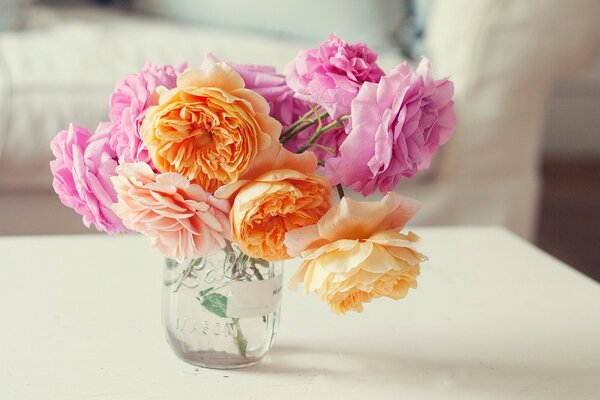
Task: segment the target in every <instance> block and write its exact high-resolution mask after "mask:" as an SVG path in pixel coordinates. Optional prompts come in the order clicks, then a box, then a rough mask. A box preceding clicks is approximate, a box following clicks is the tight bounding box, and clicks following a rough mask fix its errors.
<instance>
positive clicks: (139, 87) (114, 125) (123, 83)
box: [109, 63, 187, 164]
mask: <svg viewBox="0 0 600 400" xmlns="http://www.w3.org/2000/svg"><path fill="white" fill-rule="evenodd" d="M186 68H187V65H186V64H185V63H184V64H181V65H179V66H177V67H172V66H170V65H163V66H160V67H158V66H155V65H153V64H151V63H146V65H145V66H144V68H143V69H142V70H141V71H140V72H138V73H136V74H129V75H126V76H125V77H124V78H123V79H121V80H120V81H119V82H117V84H116V86H115V91H114V92H113V94H112V96H111V97H110V111H109V115H110V120H111V135H110V146H111V147H112V148H113V149H114V150H115V152H116V154H117V157H118V158H119V161H120V162H128V163H131V162H136V161H142V162H146V163H150V164H151V163H152V161H151V160H150V157H149V155H148V150H147V149H146V146H145V145H144V143H143V142H142V140H141V139H140V127H141V126H142V122H143V121H144V116H145V115H146V110H147V109H148V107H149V106H150V105H151V101H152V95H153V93H154V90H155V89H156V88H157V87H158V86H164V87H166V88H167V89H172V88H174V87H175V86H176V84H177V75H179V74H181V73H182V72H183V71H184V70H185V69H186Z"/></svg>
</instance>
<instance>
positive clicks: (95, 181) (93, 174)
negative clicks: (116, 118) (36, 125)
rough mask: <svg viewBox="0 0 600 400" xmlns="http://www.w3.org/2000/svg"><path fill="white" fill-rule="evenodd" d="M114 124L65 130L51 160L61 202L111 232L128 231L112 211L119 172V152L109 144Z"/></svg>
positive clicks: (53, 144) (58, 137) (54, 144)
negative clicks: (112, 178)
mask: <svg viewBox="0 0 600 400" xmlns="http://www.w3.org/2000/svg"><path fill="white" fill-rule="evenodd" d="M109 130H110V125H109V124H108V123H102V124H100V125H99V126H98V129H97V131H96V134H94V135H92V133H91V132H90V131H89V130H87V129H86V128H83V127H80V126H77V125H75V124H71V125H69V129H68V130H66V131H61V132H59V133H58V135H56V137H55V138H54V139H53V140H52V142H51V143H50V147H51V149H52V153H53V154H54V157H56V159H55V160H53V161H51V162H50V169H51V171H52V175H53V176H54V180H53V182H52V185H53V187H54V190H55V191H56V193H57V194H58V196H59V197H60V201H61V202H62V203H63V204H64V205H65V206H67V207H70V208H72V209H73V210H75V211H76V212H77V213H78V214H80V215H82V216H83V223H84V224H85V226H87V227H88V228H89V227H90V225H92V224H93V225H94V226H95V227H96V229H98V230H99V231H104V232H107V233H109V234H116V233H122V232H127V229H126V228H125V227H124V226H123V224H122V222H121V220H120V219H119V217H117V216H116V215H115V213H114V212H113V211H112V210H111V206H112V204H113V203H115V202H116V201H117V193H116V191H115V189H114V188H113V185H112V183H111V181H110V178H111V177H112V176H114V175H116V172H115V169H116V167H117V162H116V161H115V159H114V157H115V153H114V151H113V150H112V149H111V148H110V146H109V145H108V138H109Z"/></svg>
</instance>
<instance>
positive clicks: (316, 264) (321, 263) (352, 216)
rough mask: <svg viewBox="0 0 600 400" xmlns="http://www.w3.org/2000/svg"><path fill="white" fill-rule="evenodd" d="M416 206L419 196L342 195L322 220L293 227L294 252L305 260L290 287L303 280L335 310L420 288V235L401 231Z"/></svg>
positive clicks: (357, 307) (341, 311)
mask: <svg viewBox="0 0 600 400" xmlns="http://www.w3.org/2000/svg"><path fill="white" fill-rule="evenodd" d="M417 209H418V203H417V202H416V201H415V200H412V199H409V198H406V197H402V196H399V195H397V194H395V193H388V194H387V195H386V196H385V197H384V198H383V199H382V200H381V201H380V202H357V201H354V200H351V199H349V198H347V197H344V198H343V199H342V200H341V201H340V204H339V205H337V206H335V207H333V208H332V209H331V210H330V211H329V212H328V213H327V214H325V215H324V216H323V218H321V220H320V221H319V222H318V223H317V224H315V225H311V226H307V227H304V228H300V229H297V230H294V231H290V232H288V233H287V235H286V239H285V244H286V245H287V247H288V253H289V254H290V255H293V256H295V255H300V256H301V257H302V259H303V261H302V264H301V265H300V268H299V269H298V271H297V272H296V273H295V274H294V276H293V277H292V279H291V280H290V286H291V287H295V286H297V285H298V284H299V283H301V282H303V283H304V290H305V292H311V291H314V292H315V293H316V294H317V295H318V296H319V297H320V298H321V299H322V300H323V301H325V302H326V303H327V304H328V305H329V307H330V308H331V309H332V311H333V312H335V313H336V314H345V313H346V312H347V311H348V310H353V311H358V312H360V311H362V309H363V307H362V304H363V303H368V302H370V301H371V299H373V298H377V297H390V298H392V299H396V300H397V299H400V298H402V297H404V296H406V294H407V293H408V290H409V289H410V288H416V287H417V280H416V278H417V276H418V275H419V272H420V263H421V262H422V261H425V260H426V259H427V257H425V256H424V255H422V254H420V253H418V252H417V251H416V249H415V243H416V242H417V240H418V237H417V235H415V234H413V233H412V232H409V233H408V234H402V233H400V230H401V229H402V228H403V227H404V225H405V224H406V223H407V222H408V220H410V218H412V216H413V215H414V213H415V212H416V211H417Z"/></svg>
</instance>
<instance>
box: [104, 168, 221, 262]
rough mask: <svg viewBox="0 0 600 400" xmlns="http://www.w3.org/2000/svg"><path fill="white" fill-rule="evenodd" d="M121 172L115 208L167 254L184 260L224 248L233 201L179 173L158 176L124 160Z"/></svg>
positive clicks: (132, 227)
mask: <svg viewBox="0 0 600 400" xmlns="http://www.w3.org/2000/svg"><path fill="white" fill-rule="evenodd" d="M117 172H118V176H116V177H114V178H113V180H112V181H113V184H114V186H115V189H116V191H117V194H118V202H117V203H116V204H114V205H113V210H114V211H115V213H116V214H117V215H119V216H120V217H121V218H122V219H123V223H124V224H125V226H127V227H128V228H129V229H132V230H134V231H137V232H140V233H142V234H144V235H146V236H148V237H149V238H150V240H151V243H152V246H153V247H154V248H155V249H156V250H157V251H159V252H160V253H162V254H163V255H164V256H166V257H169V258H172V259H174V260H177V261H179V262H181V261H183V260H184V259H185V258H186V257H193V258H197V257H207V256H210V255H213V254H215V253H216V252H218V251H219V250H220V249H222V248H223V247H224V246H225V240H227V239H229V238H230V230H231V228H230V225H229V219H228V214H229V209H230V206H229V202H227V201H225V200H220V199H217V198H215V197H214V196H212V195H211V194H209V193H207V192H206V191H204V189H202V188H201V187H200V186H199V185H196V184H193V183H190V181H189V180H187V179H185V178H184V177H183V176H181V175H179V174H177V173H173V172H169V173H164V174H158V175H157V174H155V173H154V171H152V169H151V168H150V166H148V164H145V163H134V164H123V165H121V166H119V167H118V168H117Z"/></svg>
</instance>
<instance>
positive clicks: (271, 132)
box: [141, 63, 281, 192]
mask: <svg viewBox="0 0 600 400" xmlns="http://www.w3.org/2000/svg"><path fill="white" fill-rule="evenodd" d="M157 93H158V95H159V99H158V105H157V106H154V107H150V108H149V109H148V111H147V112H146V117H145V119H144V122H143V124H142V128H141V137H142V140H143V141H144V143H145V144H146V146H147V147H148V151H149V154H150V157H151V158H152V161H153V163H154V166H155V167H156V168H157V169H158V170H159V171H160V172H177V173H179V174H181V175H183V176H184V177H186V178H187V179H189V180H190V181H192V182H194V183H197V184H199V185H200V186H201V187H202V188H204V189H205V190H206V191H209V192H214V191H215V190H216V189H217V188H218V187H220V186H222V185H223V184H227V183H231V182H235V181H236V180H237V179H238V177H239V176H240V175H241V174H242V173H243V172H244V171H245V170H246V169H247V167H248V166H249V165H250V163H251V162H252V161H253V160H254V158H255V157H256V155H257V154H258V153H259V151H261V150H264V149H266V148H268V147H269V146H270V145H271V143H272V142H278V138H279V134H280V132H281V124H279V122H277V121H276V120H275V119H273V118H271V117H270V116H269V105H268V103H267V102H266V100H265V99H264V98H263V97H262V96H261V95H259V94H258V93H256V92H254V91H252V90H249V89H245V88H244V80H243V79H242V78H241V77H240V75H239V74H238V73H237V72H235V71H234V70H232V69H231V68H230V67H228V66H227V65H226V64H225V63H215V64H212V65H208V66H207V67H205V68H203V69H199V70H189V71H186V72H184V73H183V74H181V75H180V76H179V77H178V78H177V87H176V88H174V89H171V90H166V89H165V88H159V89H157Z"/></svg>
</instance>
